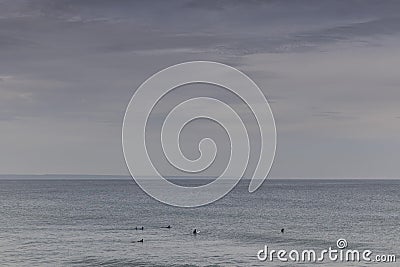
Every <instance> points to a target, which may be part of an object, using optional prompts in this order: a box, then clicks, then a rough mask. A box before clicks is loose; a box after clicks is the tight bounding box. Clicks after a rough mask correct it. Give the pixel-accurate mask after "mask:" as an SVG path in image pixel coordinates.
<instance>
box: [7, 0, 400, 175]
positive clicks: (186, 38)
mask: <svg viewBox="0 0 400 267" xmlns="http://www.w3.org/2000/svg"><path fill="white" fill-rule="evenodd" d="M399 11H400V3H399V2H398V1H384V2H381V1H362V2H359V1H340V2H338V1H316V0H314V1H168V3H167V2H166V1H147V2H142V1H78V0H74V1H67V0H61V1H49V0H34V1H20V0H18V1H0V62H1V63H0V126H1V130H2V131H1V138H0V145H1V147H2V151H3V152H2V153H1V155H0V156H1V157H0V173H42V172H50V173H51V172H54V173H63V172H68V173H123V174H126V169H125V167H124V162H123V159H122V154H121V148H120V131H121V130H120V128H121V122H122V117H123V114H124V110H125V107H126V105H127V104H128V101H129V99H130V97H131V96H132V94H133V92H134V91H135V88H137V87H138V86H139V85H140V83H141V82H143V81H144V80H145V79H146V78H148V77H149V76H150V75H151V74H153V73H155V72H157V71H159V70H160V69H162V68H164V67H167V66H170V65H173V64H176V63H179V62H183V61H188V60H216V61H221V62H224V63H228V64H230V65H232V66H236V67H237V68H239V69H241V70H243V71H245V72H246V73H247V74H248V75H249V76H250V77H252V78H253V79H254V80H255V81H256V82H257V83H258V84H259V85H260V86H261V87H262V88H263V90H264V92H265V94H266V95H267V97H268V99H269V100H270V102H271V105H272V108H273V110H274V113H275V117H276V119H277V126H278V130H279V134H280V135H279V136H280V137H279V136H278V137H279V140H280V141H279V146H278V158H277V164H276V165H275V166H274V168H273V171H272V175H274V176H277V177H289V176H300V177H308V176H326V177H329V176H369V174H368V172H364V171H360V166H364V165H365V164H366V163H370V162H372V161H373V160H374V164H371V165H370V166H375V168H374V169H373V170H370V171H371V173H370V176H371V175H381V176H395V175H397V174H398V172H399V169H398V166H397V165H395V164H392V163H391V162H392V161H393V160H392V159H393V158H394V157H395V156H398V154H396V153H398V152H396V151H399V150H398V146H399V143H398V140H397V138H396V136H398V134H399V128H398V126H397V124H396V122H397V123H398V120H397V117H398V108H397V106H398V103H397V102H398V99H399V97H400V95H399V93H398V92H399V90H398V88H399V86H400V80H399V78H398V75H397V69H398V65H399V63H400V59H399V58H398V56H397V55H399V54H400V53H399V51H398V47H399V46H398V44H399V41H400V39H399V32H400V23H399V22H400V17H399ZM196 93H198V92H196V91H190V90H189V91H188V95H190V94H196ZM227 99H228V100H229V101H230V102H231V104H233V105H239V104H238V103H236V102H235V100H234V99H232V98H227ZM171 102H173V101H171ZM194 129H197V128H196V127H194ZM193 136H197V135H195V134H193ZM196 138H198V137H196ZM196 138H194V139H196ZM188 139H191V138H188ZM187 142H189V141H187ZM310 146H312V147H313V148H312V149H310V150H307V147H310ZM339 148H340V149H339ZM383 148H385V151H388V153H387V154H385V153H386V152H385V151H384V149H383ZM293 150H296V151H295V152H293ZM60 151H62V153H60ZM300 151H301V152H300ZM326 151H329V155H327V154H326ZM367 152H368V155H366V154H367ZM38 154H40V158H38V156H37V155H38ZM342 154H345V155H346V156H344V157H341V155H342ZM373 154H374V155H376V157H373V156H372V155H373ZM324 155H327V156H326V157H325V156H324ZM345 159H346V162H344V161H345ZM354 159H358V160H357V161H354ZM222 161H223V160H222ZM348 162H352V163H353V166H351V164H350V163H348ZM315 165H318V167H315ZM99 166H101V167H99ZM371 168H372V167H371ZM217 169H219V168H217Z"/></svg>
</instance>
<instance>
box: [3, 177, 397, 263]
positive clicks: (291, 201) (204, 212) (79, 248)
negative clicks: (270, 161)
mask: <svg viewBox="0 0 400 267" xmlns="http://www.w3.org/2000/svg"><path fill="white" fill-rule="evenodd" d="M186 182H187V183H189V184H192V185H196V184H197V183H201V182H204V181H198V180H187V181H186ZM248 183H249V181H246V180H243V181H242V182H240V183H239V184H238V186H237V187H236V188H235V189H234V190H233V191H232V192H230V193H229V194H228V195H227V196H226V197H224V198H222V199H221V200H219V201H217V202H215V203H212V204H210V205H207V206H204V207H199V208H190V209H187V208H176V207H171V206H167V205H165V204H162V203H159V202H157V201H156V200H154V199H152V198H151V197H149V196H147V195H146V194H145V193H144V192H142V191H141V189H140V188H139V187H138V186H137V185H136V184H135V182H134V181H133V180H0V266H143V267H144V266H167V267H172V266H176V267H177V266H187V267H189V266H214V267H216V266H299V264H300V265H301V266H313V265H315V264H317V266H398V264H399V263H398V262H399V261H400V180H316V179H310V180H278V179H276V180H273V179H267V180H266V181H265V182H264V184H263V185H262V187H261V188H260V189H259V190H258V191H256V192H255V193H252V194H250V193H248V191H247V187H248ZM168 225H171V229H166V228H162V227H165V226H168ZM142 226H143V228H144V229H143V230H136V229H135V228H136V227H139V229H140V227H142ZM195 228H196V229H198V230H199V231H200V233H199V234H197V235H193V234H192V231H193V229H195ZM282 228H284V229H285V230H284V233H281V229H282ZM141 239H143V243H138V242H136V241H138V240H141ZM338 239H345V240H346V241H347V244H348V247H347V248H348V249H357V250H360V251H362V250H371V251H372V252H373V255H395V256H396V260H397V263H378V262H368V263H367V262H351V263H350V262H332V261H328V260H326V261H323V262H319V263H307V262H302V263H296V262H291V261H288V262H282V261H280V260H279V259H277V258H273V261H270V260H267V261H260V260H259V259H258V257H257V253H258V251H260V250H262V249H264V248H265V246H268V248H269V249H274V250H280V249H285V250H287V251H290V250H299V251H301V250H305V249H314V250H316V251H321V250H323V249H328V248H329V247H332V248H337V244H336V242H337V240H338Z"/></svg>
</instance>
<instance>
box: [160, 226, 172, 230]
mask: <svg viewBox="0 0 400 267" xmlns="http://www.w3.org/2000/svg"><path fill="white" fill-rule="evenodd" d="M161 228H166V229H171V225H168V226H164V227H161Z"/></svg>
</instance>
